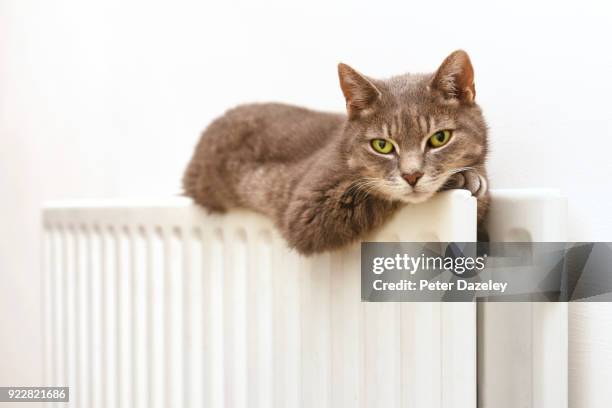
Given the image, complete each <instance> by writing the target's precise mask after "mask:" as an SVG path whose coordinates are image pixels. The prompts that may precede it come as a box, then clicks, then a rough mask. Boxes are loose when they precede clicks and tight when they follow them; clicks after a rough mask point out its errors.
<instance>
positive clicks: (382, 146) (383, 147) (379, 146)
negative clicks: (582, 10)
mask: <svg viewBox="0 0 612 408" xmlns="http://www.w3.org/2000/svg"><path fill="white" fill-rule="evenodd" d="M370 143H371V144H372V148H373V149H374V150H376V151H377V152H378V153H382V154H389V153H391V152H392V151H393V144H392V143H391V142H390V141H388V140H385V139H374V140H372V141H371V142H370Z"/></svg>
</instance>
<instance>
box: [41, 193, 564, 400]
mask: <svg viewBox="0 0 612 408" xmlns="http://www.w3.org/2000/svg"><path fill="white" fill-rule="evenodd" d="M542 197H545V198H546V197H548V199H546V200H542ZM493 203H494V204H493V208H494V209H495V208H496V207H497V212H496V215H495V217H492V218H491V221H490V225H489V229H490V232H491V238H492V239H494V240H495V239H496V238H500V239H529V238H530V237H534V236H535V237H539V236H541V235H538V234H543V233H544V232H547V233H548V235H546V236H547V237H551V236H553V235H555V234H561V232H559V231H556V230H554V228H555V227H554V225H559V219H558V218H554V217H553V216H552V215H551V212H550V211H549V210H550V209H551V208H555V209H556V211H558V214H557V215H558V216H563V215H562V214H561V212H562V207H563V203H564V201H563V200H561V199H560V198H559V197H558V196H557V195H555V194H554V193H551V192H545V191H544V192H542V191H540V192H536V193H533V194H531V195H530V194H518V195H516V196H515V195H513V194H512V193H511V192H503V191H498V192H495V193H494V195H493ZM496 203H497V204H496ZM508 203H510V205H509V204H508ZM512 203H514V204H512ZM542 203H544V204H542ZM521 206H523V207H521ZM543 206H544V207H543ZM517 208H522V210H520V211H517V210H516V209H517ZM525 211H527V212H528V213H529V214H531V215H530V216H527V217H526V216H525ZM43 219H44V234H43V235H44V237H43V240H44V260H43V288H44V290H43V292H44V332H45V351H44V356H45V383H46V384H47V385H58V386H60V385H61V386H64V385H65V386H70V387H71V401H72V406H74V407H103V408H107V407H137V408H139V407H142V408H145V407H146V408H149V407H152V408H155V407H172V408H176V407H211V408H221V407H232V408H233V407H236V408H240V407H261V408H263V407H279V408H280V407H283V408H285V407H323V408H325V407H329V408H331V407H334V408H335V407H385V408H386V407H414V408H417V407H419V408H420V407H432V408H436V407H438V408H475V407H476V404H477V378H478V375H477V354H478V353H482V354H483V355H487V358H488V359H491V361H493V360H495V359H497V360H496V361H497V362H499V359H503V358H504V356H503V355H504V354H507V353H504V352H503V350H499V347H501V345H503V344H504V343H503V342H504V341H510V340H508V339H505V340H504V339H500V345H497V347H492V346H491V347H488V348H486V349H485V348H484V347H483V345H481V344H479V346H478V347H477V339H478V335H477V319H478V318H477V316H478V314H477V308H476V305H475V304H471V303H459V304H457V303H455V304H452V303H362V302H361V301H360V268H359V263H360V254H359V245H358V244H356V245H353V246H351V247H348V248H346V249H343V250H340V251H334V252H330V253H327V254H323V255H318V256H315V257H309V258H305V257H301V256H299V255H298V254H296V253H295V252H293V251H290V250H289V249H287V247H286V245H285V243H284V241H283V240H282V238H281V237H280V236H279V234H278V233H277V231H276V230H275V229H274V227H273V226H272V224H271V223H270V222H269V221H268V220H267V219H265V218H263V217H261V216H259V215H256V214H253V213H250V212H247V211H233V212H230V213H228V214H226V215H222V216H220V215H208V214H206V213H205V212H204V211H203V210H201V209H200V208H198V207H196V206H194V205H193V204H192V202H191V201H190V200H188V199H186V198H173V199H163V200H146V201H121V200H107V201H104V200H97V201H82V200H81V201H73V202H56V203H49V204H48V205H46V206H45V208H44V211H43ZM475 226H476V209H475V200H474V199H473V198H472V197H470V196H469V194H468V193H467V192H465V191H450V192H446V193H442V194H439V195H437V196H436V197H434V198H433V199H432V200H430V201H429V202H427V203H424V204H419V205H411V206H407V207H406V208H404V209H403V210H402V211H400V212H399V213H398V214H396V216H395V217H393V219H391V220H390V221H389V222H388V223H387V224H386V225H385V226H384V227H383V228H382V229H380V230H379V231H377V232H376V233H375V234H373V235H372V236H369V237H367V238H366V240H368V241H473V240H475V239H476V228H475ZM548 306H551V305H548ZM530 307H531V306H530ZM534 307H536V308H537V307H538V306H534ZM551 307H552V309H554V312H553V313H552V314H553V317H552V319H557V320H559V319H561V320H562V319H563V318H564V313H565V315H566V314H567V312H566V309H563V308H558V307H556V306H555V305H552V306H551ZM504 312H505V313H512V312H511V311H507V310H502V311H497V313H504ZM522 312H524V311H522ZM522 312H521V313H522ZM491 313H495V311H491ZM534 313H535V312H534ZM487 316H488V317H490V316H491V314H488V315H486V316H481V320H482V321H483V322H484V323H487V322H488V320H487V319H486V317H487ZM534 316H536V317H534V318H535V319H537V318H542V319H547V321H548V320H550V319H551V317H550V316H548V315H546V314H545V313H543V314H541V315H538V314H537V313H535V314H534ZM557 320H554V321H557ZM487 324H489V323H487ZM533 327H535V328H534V330H532V331H530V332H529V333H528V334H526V335H525V336H527V337H528V338H526V339H522V340H521V341H523V342H525V341H526V342H530V341H533V339H536V338H539V337H538V336H539V335H541V333H540V332H539V331H538V330H539V329H538V327H537V326H536V325H534V326H533ZM547 327H548V326H547ZM485 329H486V328H485ZM557 329H558V328H557V327H556V326H555V327H554V330H557ZM480 330H481V328H478V331H480ZM542 330H548V329H542ZM549 334H550V333H549ZM555 334H557V332H555ZM487 344H488V343H487ZM562 352H563V350H561V351H555V352H554V353H557V354H555V355H554V356H553V357H554V358H560V359H561V361H562V362H561V363H560V365H559V364H558V365H557V366H555V369H559V367H560V369H561V370H563V369H565V373H566V372H567V367H566V366H565V367H564V366H563V359H565V361H566V360H567V356H566V355H562ZM487 353H488V354H487ZM500 354H501V355H500ZM547 357H550V356H547ZM505 358H508V356H507V355H506V357H505ZM518 358H519V359H521V358H529V359H531V360H530V361H532V360H534V359H538V358H539V357H538V356H533V355H529V356H519V357H518ZM530 364H531V363H530ZM532 365H533V364H532ZM478 366H479V367H481V369H482V370H489V375H490V376H491V377H492V378H494V377H495V375H497V374H496V373H494V372H493V371H492V367H489V366H487V365H482V364H478ZM502 371H503V370H502ZM546 373H547V374H550V373H549V372H548V371H547V372H546ZM499 375H502V376H504V375H506V374H504V373H500V374H499ZM552 375H553V376H555V375H557V376H562V375H563V372H556V373H552ZM522 381H533V376H531V377H529V379H523V380H522ZM478 387H479V397H478V398H479V399H481V400H482V398H483V397H482V396H481V395H482V394H483V392H482V391H480V384H479V385H478ZM490 390H491V392H490V393H488V394H486V398H488V400H487V401H490V402H487V404H488V405H483V406H491V407H494V406H497V407H499V406H502V405H499V404H498V405H495V395H497V394H499V391H498V390H496V388H495V386H494V385H493V386H491V387H490ZM483 401H484V400H483ZM548 401H549V400H546V399H545V398H544V399H541V400H540V402H542V404H541V405H537V407H538V408H542V407H553V406H554V407H559V406H560V405H552V404H553V403H554V402H555V401H552V400H551V401H549V402H548ZM547 404H549V405H547ZM523 406H532V405H523Z"/></svg>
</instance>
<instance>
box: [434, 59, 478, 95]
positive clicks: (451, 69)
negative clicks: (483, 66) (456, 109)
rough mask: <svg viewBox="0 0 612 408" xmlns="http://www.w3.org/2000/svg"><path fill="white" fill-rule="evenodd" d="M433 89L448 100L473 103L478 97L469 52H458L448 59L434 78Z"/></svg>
mask: <svg viewBox="0 0 612 408" xmlns="http://www.w3.org/2000/svg"><path fill="white" fill-rule="evenodd" d="M431 87H432V89H434V90H437V91H439V92H441V93H442V95H443V96H444V97H445V98H446V99H456V100H459V101H461V102H465V103H473V102H474V98H475V97H476V88H475V87H474V68H472V63H471V62H470V57H469V56H468V54H467V52H465V51H463V50H457V51H455V52H453V53H452V54H451V55H449V56H448V57H446V59H445V60H444V62H443V63H442V65H440V68H438V70H437V71H436V73H435V74H434V76H433V79H432V82H431Z"/></svg>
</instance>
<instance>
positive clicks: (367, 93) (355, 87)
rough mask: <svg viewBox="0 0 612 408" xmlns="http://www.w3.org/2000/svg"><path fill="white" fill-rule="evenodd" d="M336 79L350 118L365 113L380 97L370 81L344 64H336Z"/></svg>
mask: <svg viewBox="0 0 612 408" xmlns="http://www.w3.org/2000/svg"><path fill="white" fill-rule="evenodd" d="M338 77H339V78H340V87H341V88H342V93H343V94H344V98H345V99H346V110H347V112H348V115H349V117H350V118H353V117H356V116H359V115H361V114H363V113H365V112H367V110H368V109H369V108H371V107H372V105H373V104H374V102H376V101H377V100H378V99H379V98H380V96H381V93H380V91H379V90H378V88H376V86H375V85H374V84H373V83H372V81H370V80H369V79H368V78H366V77H365V76H363V75H361V74H360V73H359V72H357V71H355V70H354V69H353V68H351V67H349V66H348V65H346V64H343V63H340V64H338Z"/></svg>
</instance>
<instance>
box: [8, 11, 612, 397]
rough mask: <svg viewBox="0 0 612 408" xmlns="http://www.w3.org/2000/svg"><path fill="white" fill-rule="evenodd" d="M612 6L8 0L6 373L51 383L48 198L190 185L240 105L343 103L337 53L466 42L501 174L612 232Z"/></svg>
mask: <svg viewBox="0 0 612 408" xmlns="http://www.w3.org/2000/svg"><path fill="white" fill-rule="evenodd" d="M611 7H612V6H611V5H610V3H609V2H608V1H605V0H602V1H599V2H598V1H595V0H583V1H580V2H577V1H571V2H563V1H556V2H550V3H545V2H535V1H525V2H523V1H513V2H506V3H499V4H496V3H494V2H491V1H486V0H479V1H461V2H457V1H451V2H445V3H443V2H432V1H425V0H421V1H418V2H408V1H405V2H386V1H378V2H359V1H341V2H333V3H332V2H329V1H324V0H309V1H302V2H299V3H295V4H292V3H290V2H287V1H278V2H263V1H247V0H244V1H236V0H233V1H223V2H221V1H216V2H204V1H150V0H149V1H126V0H105V1H82V0H56V1H52V2H50V1H42V0H40V1H36V0H1V1H0V362H1V363H0V385H27V384H31V385H39V384H40V383H41V370H40V362H41V349H42V343H41V339H40V335H41V330H40V327H41V314H40V309H41V304H40V300H39V299H40V287H39V273H40V272H39V270H40V268H39V240H40V234H39V231H40V206H41V203H42V202H43V201H45V200H48V199H65V198H75V197H77V198H78V197H118V196H122V197H124V196H143V195H156V196H160V195H172V194H177V193H179V192H180V178H181V173H182V171H183V168H184V166H185V164H186V163H187V160H188V159H189V157H190V154H191V151H192V148H193V145H194V143H195V142H196V140H197V137H198V134H199V132H200V131H201V130H202V128H203V127H204V126H205V125H206V124H207V123H208V122H209V121H210V119H212V118H213V117H214V116H216V115H219V114H221V113H222V112H223V111H224V110H225V109H226V108H228V107H231V106H232V105H235V104H238V103H241V102H248V101H258V100H262V101H263V100H273V101H284V102H290V103H296V104H300V105H305V106H308V107H312V108H318V109H331V110H338V111H340V110H342V109H343V107H344V101H343V99H342V95H341V92H340V90H339V87H338V83H337V82H338V80H337V74H336V64H337V63H338V62H339V61H343V62H346V63H348V64H350V65H352V66H354V67H355V68H357V69H358V70H360V71H362V72H364V73H366V74H368V75H371V76H375V77H376V76H377V77H385V76H389V75H393V74H397V73H401V72H405V71H413V72H423V71H431V70H433V69H435V68H436V67H437V66H438V65H439V64H440V63H441V61H442V60H443V58H444V57H445V56H446V55H447V54H449V53H450V52H451V51H453V50H454V49H457V48H464V49H466V50H467V51H468V52H469V53H470V55H471V57H472V62H473V64H474V66H475V70H476V88H477V100H478V101H479V103H480V104H481V105H482V107H483V109H484V111H485V114H486V116H487V119H488V122H489V124H490V127H491V132H490V138H491V147H492V149H491V150H492V154H491V156H490V161H489V168H490V175H491V185H492V186H493V187H494V188H500V187H512V188H523V187H554V188H559V189H561V190H562V192H563V193H564V194H565V195H566V196H567V197H568V198H569V205H570V219H569V221H570V239H573V240H588V241H596V240H606V241H612V216H611V215H610V212H609V207H610V202H611V201H612V191H611V188H610V176H611V175H612V154H611V152H610V150H611V148H612V141H611V138H612V119H611V117H610V114H611V109H610V98H611V97H612V79H611V78H610V74H611V73H612V52H611V51H612V50H611V49H610V39H611V38H612V24H611V22H612V11H611V10H612V9H611ZM593 330H595V331H596V330H597V325H595V326H594V329H593ZM592 364H594V365H595V367H596V365H597V364H598V362H597V359H594V360H593V362H592ZM602 364H603V363H602Z"/></svg>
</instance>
